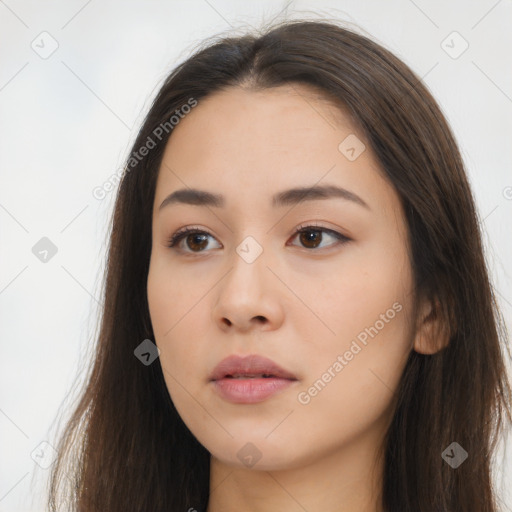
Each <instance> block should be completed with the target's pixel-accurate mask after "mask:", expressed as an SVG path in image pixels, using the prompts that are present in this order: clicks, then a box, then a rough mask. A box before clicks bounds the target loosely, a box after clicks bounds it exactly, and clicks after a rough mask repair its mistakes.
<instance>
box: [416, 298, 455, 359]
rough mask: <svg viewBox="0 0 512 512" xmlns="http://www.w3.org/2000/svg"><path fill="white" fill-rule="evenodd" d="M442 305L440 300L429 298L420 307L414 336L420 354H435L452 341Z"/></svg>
mask: <svg viewBox="0 0 512 512" xmlns="http://www.w3.org/2000/svg"><path fill="white" fill-rule="evenodd" d="M440 306H441V305H440V303H439V301H438V300H435V301H431V300H429V301H424V303H423V304H422V307H421V308H420V312H419V314H418V319H417V327H416V334H415V336H414V350H415V351H416V352H418V353H420V354H425V355H432V354H435V353H437V352H439V351H440V350H442V349H443V348H445V347H446V346H447V345H448V343H449V341H450V329H449V328H448V326H447V325H446V320H445V319H444V318H443V315H442V314H441V308H440Z"/></svg>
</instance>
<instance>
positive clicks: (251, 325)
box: [212, 252, 284, 332]
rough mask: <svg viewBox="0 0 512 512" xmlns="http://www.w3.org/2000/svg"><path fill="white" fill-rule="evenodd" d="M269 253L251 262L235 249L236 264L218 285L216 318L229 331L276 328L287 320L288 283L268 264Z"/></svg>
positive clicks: (216, 322)
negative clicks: (285, 305) (285, 295)
mask: <svg viewBox="0 0 512 512" xmlns="http://www.w3.org/2000/svg"><path fill="white" fill-rule="evenodd" d="M264 254H265V252H263V253H262V254H260V256H259V257H258V258H257V259H256V260H255V261H253V262H252V263H248V262H247V261H245V260H244V258H242V257H241V256H240V255H239V254H238V253H236V252H234V254H233V258H232V266H231V269H230V270H229V271H228V273H227V274H226V275H225V277H224V278H223V279H222V280H221V282H220V283H219V286H218V287H217V297H216V302H215V305H214V307H213V309H212V314H213V320H214V322H215V324H216V325H218V327H219V328H220V329H221V330H223V331H225V332H229V331H238V332H247V331H250V330H252V329H259V330H264V331H267V330H274V329H278V328H279V327H280V325H281V324H282V323H283V319H284V307H283V300H282V299H283V295H282V294H283V289H284V285H283V284H282V283H281V282H280V281H279V279H278V278H277V277H276V275H275V273H274V271H271V270H270V269H269V268H268V266H267V261H266V258H265V256H264Z"/></svg>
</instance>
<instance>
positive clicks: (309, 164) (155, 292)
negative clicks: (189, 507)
mask: <svg viewBox="0 0 512 512" xmlns="http://www.w3.org/2000/svg"><path fill="white" fill-rule="evenodd" d="M350 134H355V135H356V136H357V137H358V138H359V140H360V141H362V142H363V143H364V144H365V145H366V150H365V151H363V152H362V153H361V154H360V156H359V157H358V158H357V159H356V160H354V161H350V160H349V159H347V158H346V156H345V155H344V154H342V152H340V151H339V149H338V145H339V144H340V142H342V141H343V140H344V139H345V138H346V137H347V136H348V135H350ZM325 184H334V185H337V186H340V187H343V188H345V189H348V190H349V191H351V192H353V193H354V194H357V195H358V196H359V197H360V198H362V199H363V200H364V201H365V202H366V203H367V204H368V206H369V208H364V207H363V206H361V205H359V204H356V203H355V202H351V201H348V200H344V199H341V198H330V199H320V200H314V201H303V202H301V203H299V204H297V205H295V206H293V207H291V206H285V207H279V208H274V207H273V206H272V205H271V197H272V196H273V194H275V193H276V192H280V191H282V190H285V189H289V188H293V187H297V186H311V185H325ZM187 187H192V188H199V189H202V190H207V191H210V192H213V193H220V194H223V195H224V196H225V197H226V206H225V207H224V208H215V207H211V206H210V207H205V206H197V205H184V204H173V205H169V206H167V207H165V208H163V209H162V210H161V211H159V206H160V203H161V202H162V201H163V199H164V198H165V197H166V196H167V195H168V194H170V193H171V192H173V191H175V190H177V189H181V188H187ZM311 223H317V224H319V225H320V226H321V227H322V228H324V229H332V230H335V231H337V232H339V233H340V234H343V235H345V236H346V237H348V238H349V239H350V241H348V242H347V243H344V244H343V243H340V242H339V241H338V240H337V239H336V238H335V237H333V236H331V235H330V234H329V233H328V232H325V231H320V232H319V233H318V232H316V233H317V235H319V239H317V242H316V245H317V246H318V247H316V248H315V244H314V243H311V242H310V243H309V245H308V240H307V239H304V237H303V238H302V240H301V235H300V234H295V233H296V231H297V229H298V228H299V227H300V226H301V224H302V225H309V224H311ZM186 226H191V227H199V229H200V230H201V231H203V232H207V233H209V234H210V236H209V237H207V239H206V240H207V242H204V244H203V246H206V247H205V248H204V249H202V252H201V249H200V248H199V246H198V242H197V238H194V237H192V239H191V238H190V237H189V238H188V240H187V237H185V238H184V239H182V240H181V242H180V243H179V245H180V247H181V251H180V250H179V249H178V248H176V247H174V248H169V247H168V245H167V244H168V238H169V237H170V236H171V235H172V234H173V233H175V232H176V231H177V230H178V229H180V228H183V227H186ZM311 229H313V231H314V229H319V228H311ZM310 233H311V232H310ZM406 233H407V230H406V225H405V220H404V216H403V212H402V209H401V207H400V203H399V199H398V196H397V194H396V192H395V190H394V188H393V187H392V185H391V184H390V183H389V182H388V181H387V180H385V179H384V177H383V174H382V172H381V170H380V168H379V165H378V163H377V160H376V158H375V156H374V155H373V153H372V151H371V148H370V145H369V143H367V141H366V140H365V139H364V137H363V135H362V134H359V133H357V131H356V130H355V129H354V128H353V127H352V126H351V125H350V123H349V121H348V118H346V117H345V116H343V114H342V113H341V112H340V111H338V110H335V109H334V107H333V106H332V105H331V104H329V103H328V102H327V101H325V100H322V99H321V98H320V97H318V95H317V94H315V93H314V91H311V90H309V89H307V88H306V87H304V86H298V85H294V86H293V87H288V86H287V87H279V88H277V89H272V90H265V91H258V92H255V91H250V90H247V89H242V88H229V89H226V90H224V91H222V92H218V93H215V94H213V95H211V96H209V97H207V98H205V99H203V100H201V101H200V102H199V104H198V106H197V107H195V108H194V109H193V110H192V111H191V112H190V113H189V114H188V115H187V116H185V117H184V119H182V120H181V121H180V123H179V124H178V125H177V126H176V127H175V128H174V131H173V133H172V136H171V137H170V139H169V141H168V143H167V146H166V149H165V154H164V157H163V161H162V165H161V168H160V172H159V176H158V182H157V188H156V193H155V201H154V209H153V245H152V254H151V261H150V269H149V276H148V283H147V292H148V301H149V308H150V315H151V321H152V325H153V329H154V334H155V341H156V344H157V346H158V347H159V349H160V362H161V364H162V368H163V372H164V377H165V382H166V384H167V388H168V390H169V394H170V396H171V398H172V400H173V402H174V404H175V406H176V408H177V410H178V412H179V414H180V416H181V417H182V418H183V421H184V422H185V423H186V425H187V426H188V428H189V429H190V431H191V432H192V433H193V434H194V435H195V436H196V438H197V439H198V440H199V441H200V442H201V443H202V444H203V445H204V446H205V447H206V448H207V449H208V451H209V452H210V453H211V454H212V458H211V472H210V490H211V494H210V500H209V505H208V512H220V511H223V512H231V511H237V512H239V511H240V510H244V511H248V512H249V511H251V512H256V511H265V512H272V511H303V510H308V511H316V510H322V511H324V512H326V511H336V512H340V511H343V512H351V511H358V512H361V511H363V512H365V511H368V512H373V511H379V510H381V509H380V487H381V485H382V469H383V466H382V459H380V458H379V457H378V456H377V454H378V450H379V448H380V447H381V446H382V444H383V437H384V435H385V433H386V429H387V427H388V425H389V421H390V419H391V414H392V412H393V405H394V402H393V398H394V396H395V395H394V391H395V389H396V387H397V384H398V382H399V378H400V376H401V373H402V371H403V368H404V365H405V361H406V359H407V356H408V354H409V353H410V351H411V350H413V349H416V350H418V351H420V352H423V353H428V352H429V350H430V349H429V343H428V334H429V332H430V331H431V329H432V325H431V324H432V322H430V323H429V322H428V321H427V320H425V321H421V322H418V323H416V324H415V323H414V322H415V321H416V319H415V318H414V322H413V317H412V311H413V310H412V306H413V303H412V300H413V276H412V270H411V263H410V258H409V253H408V248H407V247H408V246H407V234H406ZM248 236H251V237H253V238H254V239H255V240H256V241H257V242H258V244H259V245H260V246H261V248H262V249H263V252H262V253H261V254H260V255H259V256H258V258H257V259H256V260H255V261H254V262H252V263H250V264H249V263H247V261H246V260H244V259H243V258H242V257H241V256H240V255H239V254H238V253H237V251H236V248H237V247H238V246H239V245H240V243H241V242H242V241H243V240H244V239H245V238H246V237H248ZM320 237H321V239H320ZM187 242H188V245H187ZM194 244H195V245H194ZM194 250H195V251H196V252H195V253H194ZM395 303H398V304H399V305H400V306H401V310H400V312H397V313H396V315H394V318H393V319H391V320H389V321H388V322H385V323H384V326H383V328H381V329H380V330H379V331H378V334H377V335H375V336H374V337H372V338H369V339H368V341H367V344H366V345H363V344H362V343H359V345H360V346H361V347H362V349H361V350H360V351H359V352H358V353H357V354H356V355H354V356H353V358H352V359H351V360H350V361H347V364H346V366H344V367H343V369H342V370H341V371H338V372H337V373H336V372H334V375H335V377H332V378H331V380H330V382H328V383H327V384H326V385H325V387H323V389H322V390H321V391H320V392H318V393H317V394H316V395H315V396H313V397H310V401H309V403H307V404H304V403H300V402H299V400H298V394H299V393H300V392H304V391H307V390H308V389H309V388H310V387H311V386H312V385H313V383H314V382H315V381H318V379H320V378H322V375H323V374H325V373H326V371H327V369H328V368H329V367H332V366H333V363H334V362H335V361H336V360H337V357H338V356H339V355H342V356H343V354H344V353H345V352H346V351H347V350H349V349H350V347H351V343H352V342H353V341H354V340H355V339H356V337H357V336H358V334H360V333H361V332H362V331H364V330H365V328H368V327H370V326H374V325H375V324H376V321H377V320H379V319H380V318H382V317H381V315H382V314H386V311H388V310H389V309H390V308H392V305H393V304H395ZM429 308H430V305H429V304H427V303H425V304H423V303H421V307H420V310H419V311H420V313H421V314H420V318H424V317H426V316H427V315H428V313H429V311H430V309H429ZM379 325H380V324H379ZM413 325H416V327H417V329H416V330H415V331H414V330H413V329H412V326H413ZM352 346H353V345H352ZM230 354H238V355H247V354H260V355H263V356H266V357H268V358H270V359H272V360H274V361H275V362H277V363H278V364H279V365H280V366H282V367H283V368H285V369H287V370H289V371H291V372H292V373H294V374H295V376H296V377H297V379H298V382H295V383H294V384H293V385H292V386H290V387H289V388H287V389H286V390H284V391H282V392H280V393H278V394H276V395H274V396H272V397H271V398H269V399H267V400H266V401H264V402H260V403H256V404H233V403H230V402H227V401H225V400H223V399H222V398H221V397H220V396H219V395H218V394H216V392H215V391H214V389H213V386H212V385H211V383H209V375H210V373H211V371H212V370H213V368H214V367H215V366H216V365H217V363H219V362H220V361H221V360H222V359H224V358H225V357H227V356H228V355H230ZM331 373H332V370H331ZM249 442H250V443H252V444H253V445H254V446H256V447H257V450H258V452H259V453H260V454H261V458H260V459H259V460H258V461H257V463H256V464H255V465H253V466H252V467H248V466H247V465H246V464H244V463H243V461H242V460H241V459H239V458H238V457H237V452H238V451H239V450H240V449H241V448H242V447H243V446H244V445H246V443H249Z"/></svg>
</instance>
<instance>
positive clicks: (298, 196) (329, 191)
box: [158, 185, 370, 211]
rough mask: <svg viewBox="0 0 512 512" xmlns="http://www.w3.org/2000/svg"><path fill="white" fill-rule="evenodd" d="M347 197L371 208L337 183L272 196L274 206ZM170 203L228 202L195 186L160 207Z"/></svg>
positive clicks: (171, 197)
mask: <svg viewBox="0 0 512 512" xmlns="http://www.w3.org/2000/svg"><path fill="white" fill-rule="evenodd" d="M334 198H338V199H345V200H347V201H352V202H353V203H356V204H358V205H360V206H363V207H364V208H366V209H368V210H370V207H369V206H368V204H367V203H366V202H365V201H363V200H362V199H361V198H360V197H359V196H358V195H356V194H354V193H353V192H350V191H349V190H346V189H344V188H341V187H338V186H336V185H323V186H314V187H298V188H292V189H289V190H284V191H283V192H279V193H277V194H275V195H274V196H273V198H272V206H273V207H274V208H278V207H283V206H291V205H296V204H298V203H300V202H301V201H316V200H319V199H334ZM170 204H189V205H194V206H212V207H215V208H223V207H224V206H225V204H226V201H225V198H224V196H223V195H221V194H214V193H211V192H207V191H205V190H198V189H194V188H187V189H180V190H176V191H175V192H173V193H172V194H169V195H168V196H167V197H166V198H165V199H164V200H163V201H162V204H160V207H159V208H158V210H159V211H161V210H162V209H163V208H165V207H166V206H168V205H170Z"/></svg>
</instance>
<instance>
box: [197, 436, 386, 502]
mask: <svg viewBox="0 0 512 512" xmlns="http://www.w3.org/2000/svg"><path fill="white" fill-rule="evenodd" d="M375 453H376V450H375V444H374V443H369V442H368V439H366V440H363V439H361V440H360V441H359V442H351V443H350V445H349V446H343V447H342V448H340V449H339V450H337V451H336V452H330V453H328V454H326V455H325V456H323V457H317V458H316V459H315V460H314V461H310V462H309V463H308V464H302V465H300V466H299V465H297V466H294V467H293V468H290V469H280V470H272V471H264V470H257V469H256V467H257V465H256V466H255V467H254V468H251V469H248V468H240V467H238V466H236V467H235V466H233V465H228V464H225V463H224V462H222V461H220V460H219V459H217V458H215V457H213V456H212V458H211V464H210V499H209V503H208V508H207V512H240V511H244V512H278V511H279V512H286V511H301V510H308V511H315V510H322V512H381V510H382V508H381V486H382V476H383V464H382V460H378V459H377V458H376V456H375Z"/></svg>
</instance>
